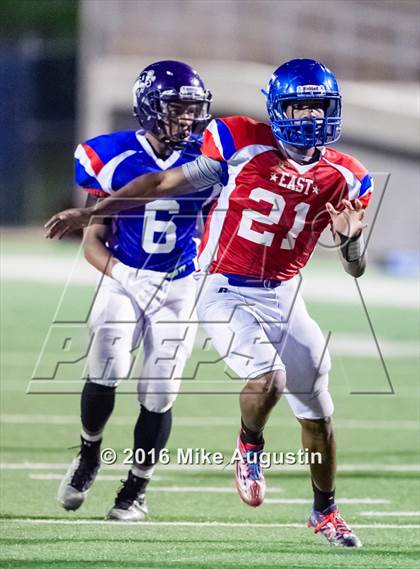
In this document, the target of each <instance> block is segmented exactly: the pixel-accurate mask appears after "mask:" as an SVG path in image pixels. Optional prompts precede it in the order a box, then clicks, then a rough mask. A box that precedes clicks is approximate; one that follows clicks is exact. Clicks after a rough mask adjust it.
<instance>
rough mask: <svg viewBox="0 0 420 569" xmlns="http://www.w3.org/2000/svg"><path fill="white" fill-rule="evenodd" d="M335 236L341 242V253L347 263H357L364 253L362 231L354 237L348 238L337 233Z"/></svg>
mask: <svg viewBox="0 0 420 569" xmlns="http://www.w3.org/2000/svg"><path fill="white" fill-rule="evenodd" d="M337 235H338V236H339V238H340V241H341V245H340V247H341V251H342V253H343V257H344V258H345V260H346V261H347V262H348V263H353V262H354V261H358V260H359V259H360V258H361V257H362V255H363V253H364V251H365V240H364V239H363V231H361V232H360V233H359V234H358V235H356V236H354V237H348V236H347V235H343V234H342V233H339V232H338V231H337Z"/></svg>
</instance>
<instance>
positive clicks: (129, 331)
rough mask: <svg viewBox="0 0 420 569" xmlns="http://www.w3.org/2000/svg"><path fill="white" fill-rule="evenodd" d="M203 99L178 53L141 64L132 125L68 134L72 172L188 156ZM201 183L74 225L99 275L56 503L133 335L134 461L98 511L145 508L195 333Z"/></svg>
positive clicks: (93, 189)
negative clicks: (139, 358)
mask: <svg viewBox="0 0 420 569" xmlns="http://www.w3.org/2000/svg"><path fill="white" fill-rule="evenodd" d="M210 102H211V93H210V91H209V90H207V89H206V88H205V86H204V83H203V81H202V79H201V78H200V76H199V75H198V73H197V72H196V71H194V70H193V69H192V68H191V67H190V66H189V65H186V64H185V63H181V62H178V61H159V62H157V63H154V64H152V65H149V66H148V67H146V68H145V69H144V70H143V71H142V72H141V73H140V75H139V77H138V79H137V81H136V82H135V85H134V88H133V104H134V115H135V116H136V117H137V119H138V121H139V123H140V127H141V128H140V130H137V131H123V132H115V133H111V134H105V135H102V136H98V137H96V138H93V139H91V140H88V141H87V142H85V143H83V144H80V145H79V146H78V147H77V149H76V152H75V159H76V182H77V184H78V185H79V186H81V187H82V188H83V189H85V190H86V191H87V192H88V193H89V194H90V196H93V198H95V199H101V198H102V197H106V196H108V195H110V194H111V195H112V193H113V192H114V191H115V190H118V189H119V188H121V187H122V186H124V185H125V184H127V183H128V182H130V181H131V180H133V179H134V178H136V177H138V176H139V175H141V174H145V173H150V172H158V171H164V170H167V169H169V168H172V167H176V166H180V165H182V164H184V163H186V162H189V161H192V160H194V159H195V158H196V157H197V156H198V155H199V154H200V145H201V137H200V135H201V133H202V131H203V130H204V128H205V127H206V125H207V123H208V122H209V119H210V114H209V108H210ZM216 191H217V189H216ZM213 193H215V190H214V189H213V187H210V188H209V190H208V191H206V192H204V194H203V192H200V193H199V194H198V193H197V194H190V195H189V196H186V197H185V198H182V199H179V200H178V199H162V200H156V201H154V202H151V203H148V204H147V205H146V206H145V207H138V208H136V209H132V210H130V212H129V214H128V215H127V214H125V215H124V216H122V215H121V216H118V217H115V218H113V219H112V220H106V219H102V220H96V223H94V224H91V225H90V226H89V227H88V228H87V229H86V230H85V236H84V250H85V256H86V258H87V260H88V261H89V262H90V263H91V264H92V265H93V266H95V267H96V268H97V269H98V270H99V271H100V272H102V273H103V274H104V277H103V280H102V282H101V286H100V289H99V292H98V294H97V296H96V298H95V302H94V305H93V308H92V311H91V316H90V321H89V325H90V330H91V332H92V343H91V346H90V350H89V355H88V379H87V381H86V383H85V385H84V388H83V392H82V396H81V422H82V434H81V447H80V452H79V454H78V455H77V457H76V458H75V459H74V460H73V462H72V464H71V465H70V467H69V469H68V471H67V473H66V475H65V477H64V479H63V481H62V483H61V485H60V488H59V491H58V500H59V502H60V503H61V504H62V505H63V507H64V508H65V509H66V510H76V509H77V508H79V507H80V506H81V504H82V503H83V501H84V499H85V497H86V494H87V492H88V490H89V488H90V487H91V486H92V484H93V482H94V480H95V477H96V475H97V472H98V470H99V467H100V445H101V441H102V434H103V431H104V428H105V425H106V423H107V421H108V419H109V418H110V416H111V413H112V411H113V408H114V401H115V391H116V387H117V384H118V382H119V381H120V380H121V379H124V378H128V377H129V376H130V372H131V368H132V364H133V350H134V349H135V348H136V347H137V346H138V345H139V344H140V343H142V347H143V352H144V361H143V366H142V370H141V372H140V373H139V374H138V375H139V377H138V382H137V386H138V399H139V403H140V412H139V416H138V419H137V423H136V425H135V428H134V447H133V451H134V452H133V458H134V462H133V465H132V467H131V470H130V471H129V473H128V477H127V479H126V481H125V482H124V484H123V486H122V488H121V489H120V491H119V492H118V494H117V496H116V499H115V503H114V506H113V508H112V509H111V511H110V512H109V514H108V518H110V519H117V520H123V521H124V520H141V519H143V518H144V517H145V516H146V514H147V506H146V502H145V498H144V496H145V491H146V487H147V485H148V483H149V481H150V479H151V477H152V474H153V471H154V469H155V465H156V462H157V461H158V459H159V453H160V451H161V450H162V449H163V448H164V447H165V445H166V442H167V440H168V437H169V434H170V430H171V422H172V410H171V408H172V405H173V403H174V400H175V398H176V396H177V393H178V390H179V386H180V380H181V376H182V373H183V369H184V365H185V363H186V361H187V358H188V357H189V355H190V354H191V350H192V346H193V342H194V338H195V333H196V324H194V323H193V324H191V323H189V321H190V320H191V319H192V320H193V321H194V320H196V318H194V316H193V315H194V302H195V283H194V280H193V275H192V273H193V271H194V270H195V264H194V261H195V257H196V252H197V251H196V243H195V239H194V238H195V236H196V230H197V222H198V219H199V214H200V212H201V209H202V207H203V206H204V205H205V203H206V202H208V201H210V200H211V197H212V194H213ZM91 199H92V198H91Z"/></svg>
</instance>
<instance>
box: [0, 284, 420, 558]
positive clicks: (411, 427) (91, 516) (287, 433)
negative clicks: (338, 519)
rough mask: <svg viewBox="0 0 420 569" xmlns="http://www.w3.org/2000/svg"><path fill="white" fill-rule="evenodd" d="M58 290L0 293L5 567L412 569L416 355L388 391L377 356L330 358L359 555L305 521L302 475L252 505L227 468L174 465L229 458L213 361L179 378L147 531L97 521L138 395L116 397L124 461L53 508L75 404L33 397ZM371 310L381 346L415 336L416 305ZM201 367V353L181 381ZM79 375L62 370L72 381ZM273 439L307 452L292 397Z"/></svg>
mask: <svg viewBox="0 0 420 569" xmlns="http://www.w3.org/2000/svg"><path fill="white" fill-rule="evenodd" d="M61 291H62V286H60V285H52V284H40V283H31V282H30V281H29V282H17V281H5V282H4V283H3V287H2V292H3V294H2V313H3V330H2V344H3V345H2V350H3V353H4V357H3V368H2V382H1V387H2V398H1V412H2V420H3V422H2V429H1V443H2V456H1V462H2V470H1V477H2V478H1V516H2V521H1V535H0V543H1V545H2V547H1V553H0V556H1V560H2V561H0V565H1V566H2V567H16V568H23V567H28V568H29V567H37V568H59V567H60V568H73V567H77V568H81V567H87V568H99V567H101V568H102V567H103V568H106V567H116V568H117V567H118V568H120V567H121V568H123V567H127V568H128V567H130V568H131V567H145V568H152V567H159V568H160V567H162V568H166V567H168V568H175V567H177V568H180V569H181V568H209V569H210V568H212V569H213V568H215V567H217V568H219V567H220V568H222V567H231V568H234V567H235V568H242V567H244V568H245V567H247V568H249V567H256V568H273V567H285V568H290V569H292V568H301V567H302V568H309V567H311V568H312V567H327V568H336V567H337V568H338V567H340V568H346V569H347V568H361V567H363V568H375V569H377V568H381V569H382V568H399V569H400V568H401V569H402V568H404V569H405V568H407V569H408V568H411V567H412V568H418V566H419V554H420V552H419V543H418V542H419V537H420V535H419V532H420V529H419V528H420V519H419V511H420V486H419V479H418V464H419V432H418V419H419V398H418V362H417V360H416V359H415V357H414V356H413V355H412V354H411V355H410V353H408V355H406V356H404V357H398V355H395V354H394V355H391V356H389V357H387V356H385V363H386V366H387V371H388V375H389V378H390V379H391V382H392V387H393V390H394V394H392V393H391V388H390V385H389V383H388V378H387V375H386V373H385V371H384V369H383V367H382V365H381V362H380V360H379V357H378V355H377V354H376V355H370V356H366V357H357V356H355V355H349V354H347V355H346V354H340V353H337V355H336V356H334V357H333V364H334V365H333V371H332V373H331V388H332V392H333V395H334V400H335V404H336V413H335V416H336V430H337V436H338V445H339V446H338V453H339V468H340V466H341V468H340V470H339V475H338V483H337V493H338V497H339V499H340V497H341V498H342V506H341V511H342V513H343V515H344V517H345V518H346V519H347V520H348V521H349V522H350V523H351V525H353V526H354V527H355V528H357V533H358V534H359V535H360V537H361V539H362V541H363V542H364V548H363V549H362V550H358V551H342V550H337V549H334V548H332V547H329V546H327V545H326V544H324V542H323V541H322V539H321V538H318V537H317V536H314V535H313V534H312V533H311V531H310V530H308V529H306V528H305V519H306V517H307V515H308V513H309V511H310V500H311V491H310V484H309V480H308V475H307V472H306V469H305V468H299V469H296V468H294V469H293V468H279V467H276V468H275V469H272V470H269V471H268V472H267V482H268V492H267V500H266V503H265V504H264V505H263V506H262V507H261V508H258V509H256V510H253V509H251V508H248V507H247V506H245V505H243V504H242V503H241V502H240V500H239V498H238V497H237V496H236V494H235V491H234V489H233V478H232V469H231V468H226V469H223V467H221V466H212V467H208V468H198V469H197V468H193V467H184V468H181V467H179V466H177V464H176V452H177V449H178V448H184V449H185V448H188V447H192V448H204V449H206V450H210V451H220V452H222V453H224V456H225V457H227V458H229V456H230V454H231V452H232V450H233V447H234V442H235V437H236V433H237V429H238V403H237V396H236V394H235V392H237V391H238V385H237V383H235V381H232V380H231V381H229V380H228V379H227V378H226V377H225V376H224V367H223V365H222V364H220V363H218V364H212V365H211V364H207V365H204V366H201V367H200V368H199V372H198V375H197V377H196V378H195V379H190V380H188V381H185V382H184V387H183V390H184V394H183V395H181V396H180V397H179V398H178V401H177V403H176V406H175V420H174V429H173V433H172V436H171V439H170V441H169V445H168V446H169V448H170V450H171V452H172V455H171V463H170V464H169V465H168V466H167V467H164V466H161V467H160V468H159V470H158V472H157V475H156V478H155V479H154V480H153V482H152V484H151V486H150V492H149V494H148V502H149V508H150V512H151V514H150V518H149V521H148V522H147V523H139V524H132V525H126V524H118V523H114V524H111V523H109V522H104V521H103V518H104V515H105V514H106V512H107V510H108V509H109V508H110V507H111V505H112V501H113V498H114V494H115V492H116V490H117V488H118V487H119V480H120V479H121V478H122V477H124V475H125V472H126V469H127V467H126V466H124V465H123V464H122V461H123V459H124V455H123V449H124V448H126V447H130V446H131V444H132V427H133V425H134V422H135V420H136V414H137V404H136V399H135V396H134V395H133V394H132V393H129V391H133V389H130V388H128V389H123V390H122V391H125V392H124V393H123V392H122V393H121V395H120V397H119V398H118V400H117V406H116V410H115V413H114V416H113V418H112V419H111V422H110V423H109V425H108V429H107V431H106V436H105V441H104V446H106V447H112V448H114V449H115V450H117V452H118V453H119V458H118V461H117V464H116V465H114V466H113V467H104V468H103V469H102V471H101V476H100V477H99V479H98V480H97V482H96V483H95V485H94V487H93V489H92V491H91V493H90V495H89V498H88V500H87V502H86V504H85V505H84V506H83V507H82V508H81V509H80V510H79V511H78V512H77V513H70V514H69V513H66V512H64V510H62V509H60V507H59V506H58V505H57V504H56V502H55V493H56V490H57V486H58V483H59V479H60V477H61V475H62V473H63V471H64V469H65V465H66V464H67V463H68V462H69V461H70V460H71V458H72V457H73V456H74V453H75V452H76V451H75V449H70V448H69V447H72V446H74V445H77V443H78V432H79V424H78V406H79V398H78V396H77V394H76V393H74V394H70V395H69V394H67V395H66V394H64V393H52V392H54V391H59V389H58V388H57V389H55V387H54V389H49V391H50V394H45V393H44V394H42V393H39V392H38V393H34V392H32V393H30V394H25V391H26V390H27V388H28V381H29V378H30V377H31V374H32V371H33V368H34V364H35V361H36V359H37V356H38V354H39V351H40V348H41V346H42V345H43V341H44V338H45V335H46V332H47V330H48V327H49V324H50V322H51V319H52V317H53V315H54V313H55V309H56V306H57V302H58V300H59V298H60V295H61ZM90 295H91V291H90V290H89V288H88V287H86V286H80V287H78V288H77V287H76V288H75V289H74V290H73V294H72V295H71V298H70V300H69V301H68V305H67V310H69V311H70V313H71V312H72V311H77V310H78V308H79V307H80V306H81V305H83V303H86V302H88V299H89V298H90ZM308 304H309V308H310V311H311V313H312V314H313V316H314V317H315V318H316V319H317V320H318V321H319V323H320V324H321V326H322V328H323V329H324V330H325V331H332V333H333V334H334V333H342V334H344V333H349V334H352V336H351V337H352V338H357V336H358V335H360V337H361V338H365V337H366V336H367V335H368V334H369V326H368V324H367V321H366V317H365V316H364V313H363V311H362V310H361V308H360V307H359V306H357V305H350V304H349V305H343V306H339V305H337V304H331V303H328V302H327V301H325V302H312V303H308ZM370 317H371V320H372V323H373V325H374V328H375V332H376V334H377V335H378V337H379V338H380V339H381V341H386V342H389V343H392V342H394V343H395V342H397V343H398V342H399V343H400V344H399V345H406V344H409V343H411V344H412V343H413V342H416V341H418V319H417V316H416V314H415V311H414V310H412V309H410V308H397V307H387V308H384V307H380V306H376V307H372V308H371V309H370ZM81 341H82V340H81ZM356 348H357V346H356ZM356 353H357V349H356ZM210 356H211V354H207V355H206V358H207V360H206V361H211V357H210ZM51 357H53V356H52V355H51ZM200 359H202V354H201V353H200V352H198V351H196V352H195V353H194V355H193V358H192V359H191V361H190V362H189V365H188V369H187V370H186V376H187V377H191V376H192V375H193V373H192V370H194V369H195V366H196V364H197V362H198V361H199V360H200ZM66 374H67V375H66ZM70 376H71V371H70V372H68V370H67V371H66V372H64V378H65V379H68V378H69V377H70ZM67 383H68V382H67ZM71 387H72V390H73V391H75V392H76V391H77V390H78V389H79V388H80V385H79V383H77V382H75V381H73V383H72V384H71ZM130 387H132V386H130ZM44 388H45V386H44ZM43 390H44V392H45V391H46V389H43ZM32 391H36V389H35V390H32ZM41 391H42V389H41ZM372 391H376V392H380V393H381V394H376V395H374V394H372V393H368V392H372ZM209 392H211V393H209ZM353 392H363V393H359V394H354V393H353ZM266 441H267V450H270V451H278V450H283V451H289V450H290V451H297V450H298V449H299V431H298V425H297V423H296V421H295V420H294V418H293V417H292V416H291V413H290V411H289V409H288V407H287V405H286V404H285V403H284V402H281V403H280V404H279V406H278V408H277V409H276V410H275V413H274V414H273V416H272V420H271V423H270V426H269V428H268V429H267V431H266Z"/></svg>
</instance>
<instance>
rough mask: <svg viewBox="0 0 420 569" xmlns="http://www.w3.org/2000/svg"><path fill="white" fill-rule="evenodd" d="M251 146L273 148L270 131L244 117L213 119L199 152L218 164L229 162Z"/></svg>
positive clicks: (264, 125)
mask: <svg viewBox="0 0 420 569" xmlns="http://www.w3.org/2000/svg"><path fill="white" fill-rule="evenodd" d="M251 145H266V146H267V147H269V148H272V147H273V146H274V147H275V142H274V139H273V135H272V133H271V129H270V127H269V126H268V125H266V124H264V123H259V122H257V121H254V120H253V119H251V118H249V117H246V116H237V117H225V118H223V119H214V120H212V121H211V123H210V124H209V125H208V127H207V128H206V130H205V131H204V138H203V144H202V147H201V152H202V153H203V154H204V155H205V156H207V157H208V158H212V159H213V160H218V161H219V162H230V161H232V160H233V159H234V158H235V156H237V154H238V152H239V151H240V150H242V149H243V148H245V147H247V146H251Z"/></svg>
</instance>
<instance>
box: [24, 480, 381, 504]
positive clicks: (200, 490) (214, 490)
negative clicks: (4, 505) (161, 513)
mask: <svg viewBox="0 0 420 569" xmlns="http://www.w3.org/2000/svg"><path fill="white" fill-rule="evenodd" d="M29 478H31V479H32V480H61V479H62V478H63V475H62V474H33V473H30V474H29ZM97 480H98V481H101V480H102V481H111V480H112V481H115V480H120V477H119V476H106V475H105V476H104V475H102V476H101V475H99V476H98V478H97ZM153 480H154V481H155V480H156V477H153ZM147 491H148V492H168V493H171V494H232V495H233V494H235V489H234V487H233V486H232V487H231V488H230V487H226V488H220V487H219V486H149V488H148V489H147ZM281 492H284V490H283V488H269V489H267V493H268V494H278V493H281ZM312 502H313V500H311V499H307V498H266V499H265V500H264V504H312ZM390 503H391V502H390V500H383V499H382V498H340V504H390Z"/></svg>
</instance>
